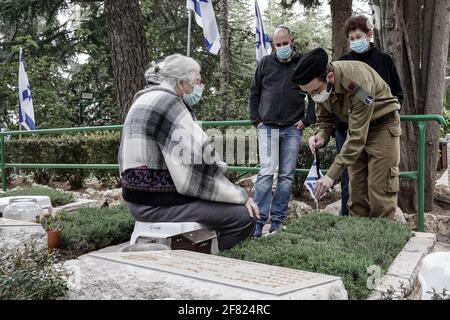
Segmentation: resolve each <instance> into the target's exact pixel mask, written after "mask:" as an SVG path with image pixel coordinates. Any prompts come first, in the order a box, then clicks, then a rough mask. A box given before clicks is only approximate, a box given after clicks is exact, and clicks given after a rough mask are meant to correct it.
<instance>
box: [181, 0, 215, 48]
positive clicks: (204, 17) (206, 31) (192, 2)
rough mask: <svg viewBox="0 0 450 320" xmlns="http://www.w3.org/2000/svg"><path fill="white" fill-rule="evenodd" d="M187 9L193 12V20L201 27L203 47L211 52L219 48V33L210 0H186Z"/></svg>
mask: <svg viewBox="0 0 450 320" xmlns="http://www.w3.org/2000/svg"><path fill="white" fill-rule="evenodd" d="M186 6H187V8H188V10H192V11H194V13H195V22H197V24H198V25H199V26H200V27H201V28H202V29H203V36H204V40H205V48H206V50H208V51H209V52H211V53H212V54H217V53H218V52H219V49H220V35H219V28H218V27H217V22H216V15H215V14H214V8H213V5H212V0H187V3H186Z"/></svg>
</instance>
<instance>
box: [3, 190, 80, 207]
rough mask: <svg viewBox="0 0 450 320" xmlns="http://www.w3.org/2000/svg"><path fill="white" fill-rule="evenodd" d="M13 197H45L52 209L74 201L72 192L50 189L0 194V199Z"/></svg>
mask: <svg viewBox="0 0 450 320" xmlns="http://www.w3.org/2000/svg"><path fill="white" fill-rule="evenodd" d="M15 196H47V197H49V198H50V201H51V203H52V207H59V206H63V205H65V204H68V203H71V202H73V201H74V196H73V193H72V192H67V191H59V190H55V189H51V188H23V189H21V190H14V191H8V192H5V193H0V198H3V197H15Z"/></svg>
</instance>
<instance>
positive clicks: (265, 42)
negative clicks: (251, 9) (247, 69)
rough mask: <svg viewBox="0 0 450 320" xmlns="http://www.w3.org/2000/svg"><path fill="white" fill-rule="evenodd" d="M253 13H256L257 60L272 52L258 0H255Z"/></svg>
mask: <svg viewBox="0 0 450 320" xmlns="http://www.w3.org/2000/svg"><path fill="white" fill-rule="evenodd" d="M255 13H256V61H257V62H259V61H260V60H261V59H262V57H264V56H266V55H268V54H270V53H271V52H272V47H271V45H270V39H269V35H268V34H267V30H266V27H265V26H264V21H263V18H262V15H261V11H259V6H258V1H257V0H255Z"/></svg>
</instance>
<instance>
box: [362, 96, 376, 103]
mask: <svg viewBox="0 0 450 320" xmlns="http://www.w3.org/2000/svg"><path fill="white" fill-rule="evenodd" d="M374 100H375V99H374V98H373V97H372V96H367V97H366V99H365V101H364V102H365V104H367V105H369V104H372V103H373V102H374Z"/></svg>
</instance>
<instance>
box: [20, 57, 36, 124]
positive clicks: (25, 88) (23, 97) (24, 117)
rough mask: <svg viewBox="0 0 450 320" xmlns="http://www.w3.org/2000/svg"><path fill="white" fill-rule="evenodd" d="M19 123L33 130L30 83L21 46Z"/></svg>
mask: <svg viewBox="0 0 450 320" xmlns="http://www.w3.org/2000/svg"><path fill="white" fill-rule="evenodd" d="M19 123H20V124H21V125H22V126H23V127H24V128H25V129H27V130H35V129H36V124H35V121H34V110H33V100H32V99H31V90H30V83H29V82H28V77H27V73H26V72H25V63H24V57H23V52H22V48H20V54H19Z"/></svg>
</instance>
